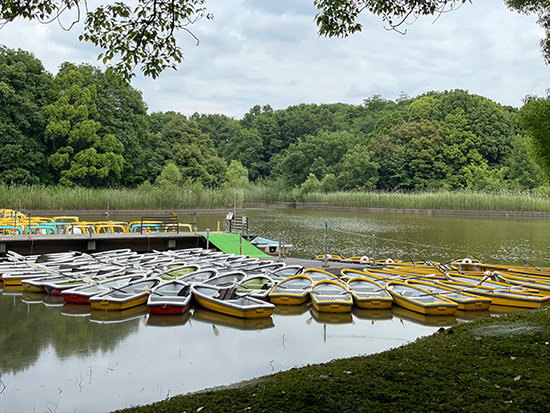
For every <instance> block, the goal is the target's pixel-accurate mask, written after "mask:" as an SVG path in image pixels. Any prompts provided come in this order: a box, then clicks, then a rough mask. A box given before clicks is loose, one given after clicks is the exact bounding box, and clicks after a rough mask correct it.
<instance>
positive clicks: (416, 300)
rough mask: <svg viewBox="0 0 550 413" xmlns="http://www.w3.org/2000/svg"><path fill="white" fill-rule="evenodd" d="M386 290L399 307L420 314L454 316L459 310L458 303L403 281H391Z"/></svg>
mask: <svg viewBox="0 0 550 413" xmlns="http://www.w3.org/2000/svg"><path fill="white" fill-rule="evenodd" d="M386 289H387V290H388V292H389V293H390V294H391V296H392V297H393V301H394V302H395V303H396V304H397V305H399V306H401V307H403V308H406V309H407V310H411V311H415V312H417V313H420V314H425V315H452V314H454V313H455V312H456V310H457V309H458V305H457V304H456V303H454V302H452V301H450V300H448V299H446V298H445V297H443V296H439V295H437V294H434V293H432V292H430V291H429V290H426V289H424V288H419V287H416V286H413V285H410V284H407V283H405V282H402V281H390V282H388V283H387V284H386Z"/></svg>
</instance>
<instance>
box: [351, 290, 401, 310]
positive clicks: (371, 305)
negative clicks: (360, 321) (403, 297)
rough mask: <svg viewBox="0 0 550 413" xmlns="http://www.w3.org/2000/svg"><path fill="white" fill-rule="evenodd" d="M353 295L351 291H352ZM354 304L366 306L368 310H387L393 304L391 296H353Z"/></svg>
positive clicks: (361, 306)
mask: <svg viewBox="0 0 550 413" xmlns="http://www.w3.org/2000/svg"><path fill="white" fill-rule="evenodd" d="M352 295H353V293H352ZM353 302H354V304H355V305H356V306H357V307H359V308H366V309H369V310H387V309H388V308H391V306H392V304H393V299H392V298H389V297H388V298H357V297H356V296H354V297H353Z"/></svg>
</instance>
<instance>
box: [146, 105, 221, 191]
mask: <svg viewBox="0 0 550 413" xmlns="http://www.w3.org/2000/svg"><path fill="white" fill-rule="evenodd" d="M153 118H154V119H155V125H157V126H158V125H161V124H162V125H163V126H162V129H161V130H160V132H158V133H156V134H155V135H154V137H153V145H154V152H153V154H152V156H151V159H150V162H149V168H150V169H149V174H150V177H151V178H155V179H156V177H157V176H158V175H159V174H160V173H161V171H162V169H163V168H164V166H165V165H166V164H167V162H168V161H171V162H173V163H174V164H175V165H176V166H177V167H178V168H179V170H180V172H181V174H182V177H183V179H189V180H190V181H193V182H197V183H200V184H202V185H205V186H209V187H213V186H217V185H219V184H221V183H222V182H223V181H224V180H225V176H226V175H225V174H226V164H225V162H224V161H223V159H221V158H220V157H219V156H218V155H217V153H216V149H215V148H214V145H213V143H212V140H211V139H210V137H209V136H208V135H206V134H204V133H202V132H201V131H200V129H199V127H198V126H197V124H196V123H195V122H193V121H189V120H187V118H186V117H185V116H184V115H182V114H180V113H176V112H167V113H164V114H155V115H154V116H153Z"/></svg>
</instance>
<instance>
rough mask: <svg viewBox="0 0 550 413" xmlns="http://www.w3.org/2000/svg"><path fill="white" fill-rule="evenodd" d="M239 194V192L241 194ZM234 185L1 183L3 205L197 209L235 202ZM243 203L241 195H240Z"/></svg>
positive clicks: (240, 200)
mask: <svg viewBox="0 0 550 413" xmlns="http://www.w3.org/2000/svg"><path fill="white" fill-rule="evenodd" d="M238 195H239V194H238ZM234 196H235V191H233V190H231V189H203V188H201V189H189V188H185V189H176V188H171V189H170V188H164V189H163V188H157V187H152V186H151V187H149V188H146V189H143V188H141V189H124V188H123V189H94V188H80V187H77V188H66V187H61V186H56V187H44V186H7V185H0V208H11V209H18V210H29V209H31V210H32V209H35V210H36V209H42V210H61V209H67V210H86V209H98V210H105V209H136V210H146V209H198V208H225V207H230V206H232V205H233V202H234ZM237 202H238V203H239V204H242V196H240V195H239V196H238V197H237Z"/></svg>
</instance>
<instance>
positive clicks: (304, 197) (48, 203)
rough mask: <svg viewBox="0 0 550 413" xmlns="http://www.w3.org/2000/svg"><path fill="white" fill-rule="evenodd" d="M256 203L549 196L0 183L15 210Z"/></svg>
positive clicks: (532, 197)
mask: <svg viewBox="0 0 550 413" xmlns="http://www.w3.org/2000/svg"><path fill="white" fill-rule="evenodd" d="M235 203H236V205H237V207H242V206H243V205H246V204H257V203H267V204H275V203H290V204H293V205H297V206H300V204H304V205H309V204H318V205H326V206H332V207H352V208H387V209H420V210H422V209H423V210H459V211H510V212H550V194H549V193H548V192H540V193H539V194H532V193H521V192H500V193H481V192H450V191H441V192H422V193H402V192H333V193H320V192H313V193H302V192H300V191H299V190H289V189H285V188H283V187H279V186H271V185H265V184H255V185H250V186H248V187H247V188H245V189H234V188H228V187H224V188H218V189H209V188H202V187H192V188H159V187H155V186H152V185H150V186H144V187H141V188H137V189H129V188H121V189H97V188H81V187H75V188H66V187H61V186H55V187H54V186H9V185H0V207H1V208H11V209H17V210H23V211H24V210H63V209H68V210H90V209H97V210H105V209H113V210H117V209H119V210H121V209H134V210H146V209H209V208H229V207H232V206H233V205H234V204H235Z"/></svg>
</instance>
